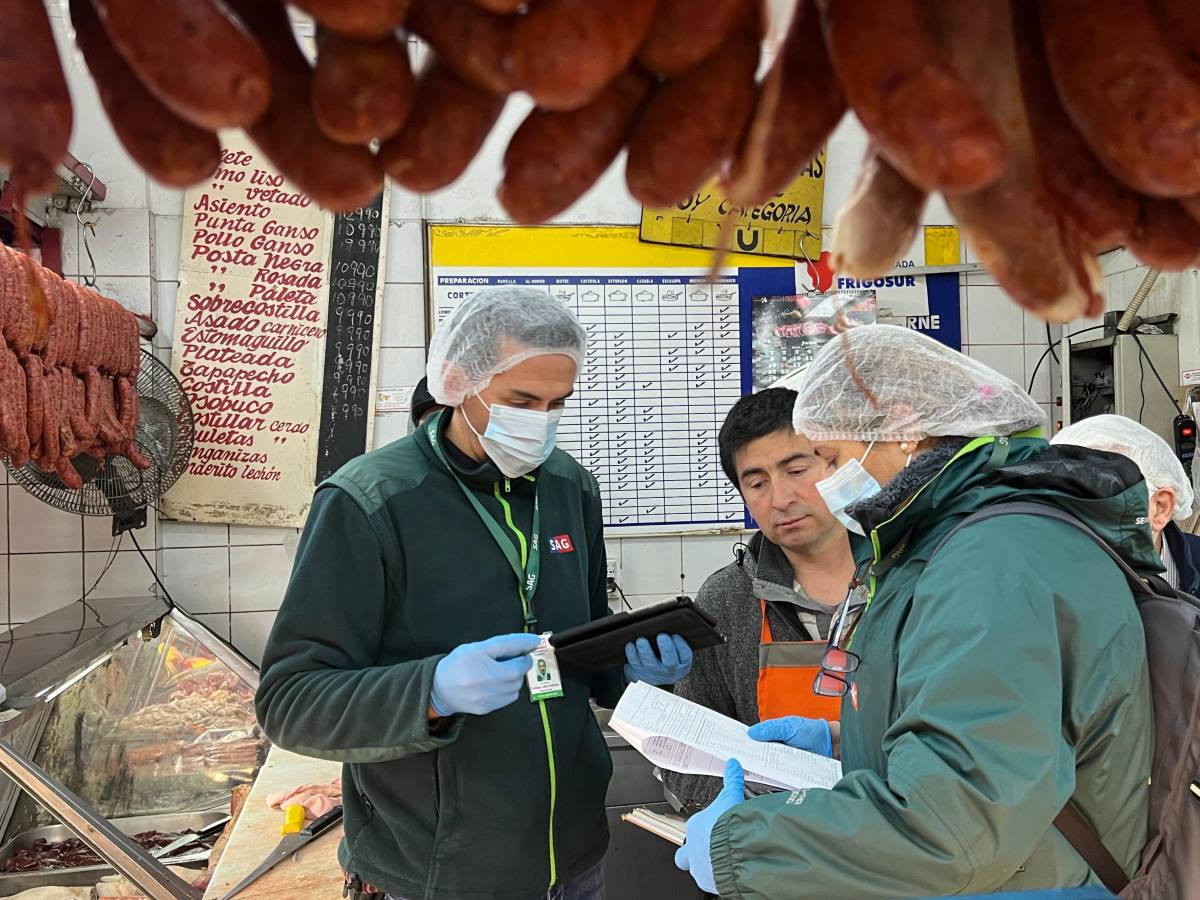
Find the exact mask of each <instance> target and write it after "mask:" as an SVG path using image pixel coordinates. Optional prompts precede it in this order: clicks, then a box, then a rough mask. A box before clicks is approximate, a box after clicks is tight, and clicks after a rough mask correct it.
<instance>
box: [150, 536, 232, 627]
mask: <svg viewBox="0 0 1200 900" xmlns="http://www.w3.org/2000/svg"><path fill="white" fill-rule="evenodd" d="M162 556H163V563H162V571H161V572H160V573H159V577H160V578H162V580H163V584H165V585H166V586H167V590H168V591H170V593H171V596H172V597H174V598H175V602H176V603H178V604H179V605H180V606H182V607H183V608H184V610H185V611H186V612H189V613H220V612H228V611H229V549H228V548H227V547H204V548H197V547H189V548H186V549H171V550H163V552H162Z"/></svg>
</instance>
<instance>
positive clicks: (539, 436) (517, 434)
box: [463, 397, 563, 478]
mask: <svg viewBox="0 0 1200 900" xmlns="http://www.w3.org/2000/svg"><path fill="white" fill-rule="evenodd" d="M479 399H480V401H482V400H483V398H482V397H480V398H479ZM488 413H489V415H490V418H489V419H488V426H487V428H485V429H484V430H483V434H480V433H479V432H478V431H475V426H474V425H472V424H471V418H470V416H467V415H466V411H465V410H464V414H463V418H465V419H466V420H467V425H468V426H469V427H470V429H471V430H472V431H474V432H475V436H476V437H477V438H479V443H480V444H481V445H482V446H483V451H484V452H485V453H486V454H487V455H488V458H489V459H491V461H492V462H493V463H495V464H496V468H497V469H499V470H500V471H501V472H502V473H504V475H505V477H507V478H519V477H520V476H522V475H527V474H528V473H530V472H532V471H533V470H534V469H536V468H537V467H538V466H540V465H541V464H542V463H544V462H545V461H546V460H547V459H548V458H549V456H550V454H551V453H552V452H554V445H555V444H556V443H557V442H558V422H559V420H560V419H561V418H562V414H563V411H562V410H561V409H552V410H550V411H549V412H541V411H540V410H536V409H517V408H516V407H513V406H501V405H500V404H499V403H493V404H492V405H491V406H489V407H488Z"/></svg>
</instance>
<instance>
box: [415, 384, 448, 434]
mask: <svg viewBox="0 0 1200 900" xmlns="http://www.w3.org/2000/svg"><path fill="white" fill-rule="evenodd" d="M439 409H445V407H443V406H440V405H439V404H438V402H437V401H436V400H434V399H433V394H431V393H429V378H428V376H422V377H421V380H420V381H418V382H417V386H416V387H415V388H413V395H412V402H411V403H410V404H409V415H410V416H411V418H412V429H411V430H410V431H409V434H412V432H413V431H416V430H417V429H418V428H420V427H421V426H422V425H424V424H425V423H426V422H427V421H429V417H430V416H432V415H433V414H434V413H435V412H437V411H438V410H439Z"/></svg>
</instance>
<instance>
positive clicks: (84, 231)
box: [75, 162, 100, 288]
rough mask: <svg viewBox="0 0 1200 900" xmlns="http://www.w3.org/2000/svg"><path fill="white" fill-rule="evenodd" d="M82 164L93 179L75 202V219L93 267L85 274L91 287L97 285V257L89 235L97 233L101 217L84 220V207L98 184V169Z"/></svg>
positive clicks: (89, 262) (85, 280)
mask: <svg viewBox="0 0 1200 900" xmlns="http://www.w3.org/2000/svg"><path fill="white" fill-rule="evenodd" d="M79 165H80V166H82V167H83V168H85V169H87V170H88V175H90V176H91V180H90V181H88V186H87V188H86V189H85V190H84V192H83V196H82V197H80V198H79V202H78V203H76V204H75V221H76V222H78V223H79V227H80V229H81V231H80V238H81V239H82V240H83V250H84V252H85V253H86V254H87V258H88V265H89V266H91V268H92V274H91V275H84V276H83V283H84V284H86V285H87V286H88V287H90V288H95V287H96V258H95V257H94V256H92V242H91V241H90V240H88V235H89V234H90V235H91V236H92V237H95V235H96V223H97V222H99V221H100V219H99V217H96V218H94V219H92V221H90V222H85V221H84V220H83V207H84V205H85V204H86V203H87V202H88V198H89V197H91V196H92V188H93V187H94V186H95V184H96V171H95V169H93V168H92V167H91V166H90V165H88V164H87V163H85V162H81V163H79Z"/></svg>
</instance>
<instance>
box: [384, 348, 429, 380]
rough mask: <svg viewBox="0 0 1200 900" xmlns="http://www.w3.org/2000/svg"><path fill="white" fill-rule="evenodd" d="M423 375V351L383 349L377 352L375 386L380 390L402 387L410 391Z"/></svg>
mask: <svg viewBox="0 0 1200 900" xmlns="http://www.w3.org/2000/svg"><path fill="white" fill-rule="evenodd" d="M424 375H425V351H424V350H417V349H412V348H395V347H385V348H384V349H382V350H380V351H379V374H378V376H377V384H378V385H379V387H380V388H381V389H382V388H395V387H404V388H407V389H409V390H412V388H413V387H414V386H415V385H416V383H417V382H418V381H420V380H421V379H422V378H423V377H424Z"/></svg>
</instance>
